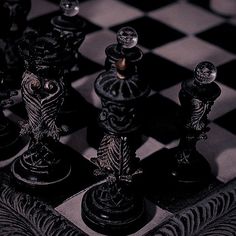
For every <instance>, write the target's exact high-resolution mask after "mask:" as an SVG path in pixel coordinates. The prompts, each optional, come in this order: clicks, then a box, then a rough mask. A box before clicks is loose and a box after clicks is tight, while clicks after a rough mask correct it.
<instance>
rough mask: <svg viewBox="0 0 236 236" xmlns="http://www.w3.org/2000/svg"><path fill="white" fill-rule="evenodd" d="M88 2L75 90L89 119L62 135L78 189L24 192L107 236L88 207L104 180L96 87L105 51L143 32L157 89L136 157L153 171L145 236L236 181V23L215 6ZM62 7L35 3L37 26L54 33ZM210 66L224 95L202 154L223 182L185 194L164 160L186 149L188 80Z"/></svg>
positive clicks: (54, 0) (15, 110) (18, 108)
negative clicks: (183, 88)
mask: <svg viewBox="0 0 236 236" xmlns="http://www.w3.org/2000/svg"><path fill="white" fill-rule="evenodd" d="M80 3H81V4H80V13H79V14H80V16H81V17H82V18H83V19H84V20H85V21H86V22H87V32H86V33H87V35H86V39H85V41H84V42H83V44H82V46H81V48H80V52H81V55H82V57H81V65H80V68H81V70H80V72H79V75H78V76H77V77H76V78H74V80H73V81H72V85H73V88H74V89H75V90H76V91H77V92H79V94H80V95H81V96H82V98H83V99H81V100H80V101H78V103H79V105H80V106H81V115H80V119H79V120H78V128H77V130H76V131H75V132H73V133H72V134H70V135H67V136H63V137H61V142H62V143H64V144H65V145H66V146H67V147H69V148H68V155H73V156H74V157H75V159H76V163H77V166H76V167H75V168H76V170H77V171H76V173H74V174H73V176H72V178H73V181H71V182H70V184H68V185H67V186H63V187H60V189H59V190H58V189H57V190H55V191H54V192H52V193H50V196H49V195H48V196H46V197H45V196H43V197H42V196H41V195H40V194H37V193H31V192H29V191H30V190H27V189H21V190H20V191H23V192H28V193H30V194H32V195H36V197H39V198H40V199H42V200H43V201H45V202H46V203H48V204H50V205H52V206H53V207H54V208H55V209H56V210H57V211H58V212H59V213H60V214H62V215H63V216H65V217H66V218H67V219H68V220H70V221H71V222H72V223H74V224H75V225H76V226H77V227H78V228H80V229H82V230H83V231H84V232H85V233H87V234H88V235H100V234H98V233H96V232H94V231H93V230H91V229H89V228H88V227H87V226H86V225H85V224H84V222H83V221H82V219H81V205H80V204H81V199H82V196H83V194H84V192H85V191H86V189H87V188H89V187H90V186H91V185H93V184H96V182H97V181H98V179H96V178H95V177H94V176H93V170H94V166H93V164H92V163H91V162H90V161H89V160H90V158H91V157H94V156H96V148H94V147H92V146H91V145H89V144H88V142H87V137H88V135H87V134H88V133H90V135H91V133H92V134H93V135H94V136H96V135H98V134H96V129H94V130H93V122H94V123H95V122H96V119H95V118H94V117H93V116H94V115H93V114H97V111H98V110H99V108H100V107H101V104H100V99H99V98H98V97H97V95H96V94H95V91H94V86H93V84H94V81H95V79H96V77H97V76H98V74H99V73H100V72H101V71H102V70H103V69H104V67H103V65H104V60H105V48H106V47H107V46H108V45H110V44H113V43H115V42H116V32H117V30H119V29H120V28H121V27H123V26H131V27H133V28H135V29H136V31H137V32H138V34H139V47H140V48H141V49H142V50H143V52H144V57H143V61H142V63H141V68H140V69H141V71H142V74H143V76H144V77H145V79H147V80H148V81H149V84H150V86H151V93H150V95H149V97H148V98H147V100H148V101H147V104H148V106H147V108H146V109H147V113H146V114H147V115H146V117H145V123H144V129H143V130H144V132H143V135H142V142H141V143H140V145H138V148H137V152H136V153H137V156H138V157H139V158H140V159H141V166H142V167H143V169H144V176H145V171H146V173H147V172H148V173H152V174H151V178H150V179H148V180H147V181H148V182H147V183H145V186H147V187H146V190H145V191H146V192H145V198H146V203H147V209H148V212H149V219H148V221H147V222H146V223H145V224H144V225H143V226H142V227H141V228H140V229H139V230H138V231H137V232H135V233H134V234H132V235H137V236H138V235H144V234H145V233H146V232H148V231H149V230H151V229H152V228H153V227H154V226H156V225H158V224H160V223H161V222H163V221H164V220H165V219H166V218H168V217H169V216H170V215H172V214H173V213H175V212H177V211H178V210H180V209H183V208H184V207H186V206H188V205H191V204H194V203H195V201H196V197H197V199H202V198H204V196H206V195H207V194H208V193H209V192H210V191H211V190H212V189H214V188H216V187H218V186H220V185H221V184H223V183H226V182H228V181H229V180H231V179H233V178H234V177H235V176H236V158H235V154H236V126H235V124H234V121H235V120H236V102H235V101H236V82H235V81H236V80H235V78H234V74H235V73H234V72H235V68H234V66H236V47H235V45H234V44H235V42H236V17H235V18H234V17H228V16H227V17H226V16H224V15H221V14H219V13H216V12H214V11H213V10H212V8H211V5H210V3H211V2H209V1H208V0H205V1H197V0H190V1H174V0H172V1H171V0H163V1H157V0H148V1H137V0H136V1H135V0H99V1H97V0H82V1H80ZM58 5H59V1H58V0H32V9H31V12H30V14H29V26H30V27H33V28H37V29H40V30H41V31H47V30H50V28H49V27H50V24H49V22H50V19H51V18H52V17H53V16H55V15H57V14H59V6H58ZM235 16H236V12H235ZM206 60H207V61H211V62H212V63H214V64H215V65H216V66H217V69H218V76H217V80H216V81H217V83H218V85H219V86H220V88H221V91H222V92H221V95H220V97H219V98H218V99H217V100H216V102H215V104H214V106H213V107H212V111H211V113H210V115H209V119H210V125H209V127H210V128H211V130H210V132H209V133H208V139H207V140H205V141H199V143H198V145H197V149H198V151H199V152H200V153H201V154H202V155H204V157H205V158H206V159H207V161H208V162H209V163H210V165H211V168H212V172H213V175H214V176H215V180H213V182H212V183H211V184H210V185H209V186H207V187H206V188H204V189H200V190H199V189H198V190H196V189H195V190H193V189H191V187H186V186H185V187H184V188H183V189H182V190H180V191H178V193H177V192H175V188H174V186H169V185H168V183H165V178H163V176H162V174H160V173H162V172H161V169H162V166H161V163H162V162H161V160H160V159H161V156H162V155H163V153H164V152H165V151H166V150H167V149H169V148H172V147H174V146H176V145H177V144H178V139H179V129H178V117H179V112H180V106H179V101H178V92H179V90H180V85H181V82H182V81H183V80H186V79H189V78H191V77H192V74H193V73H192V71H193V69H194V67H195V66H196V65H197V64H198V63H199V62H201V61H206ZM75 103H76V101H75ZM94 112H95V113H94ZM5 114H6V115H7V116H8V117H10V118H11V119H13V120H18V119H22V118H25V117H26V114H25V112H24V109H23V104H22V102H21V103H19V104H17V105H14V106H13V107H11V108H10V109H7V110H5ZM91 121H92V122H91ZM88 131H89V132H88ZM23 151H24V150H22V151H21V153H22V152H23ZM170 189H171V190H170ZM194 199H195V200H194Z"/></svg>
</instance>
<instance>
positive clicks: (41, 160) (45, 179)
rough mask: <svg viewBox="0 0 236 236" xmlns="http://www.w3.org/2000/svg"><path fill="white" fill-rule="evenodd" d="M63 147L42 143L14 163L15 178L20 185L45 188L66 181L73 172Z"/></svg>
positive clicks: (33, 146) (34, 146) (32, 146)
mask: <svg viewBox="0 0 236 236" xmlns="http://www.w3.org/2000/svg"><path fill="white" fill-rule="evenodd" d="M62 155H63V150H62V146H60V144H57V145H55V146H53V147H52V146H51V145H50V146H47V145H43V144H41V143H39V144H36V145H30V148H29V149H28V150H27V151H26V152H25V153H24V154H23V155H22V156H20V157H19V158H17V159H16V160H15V161H14V162H13V163H12V167H11V170H12V173H13V176H14V177H15V178H16V180H17V181H18V182H19V183H20V184H25V185H27V186H31V187H40V186H41V187H43V186H49V185H52V184H57V183H60V182H62V181H63V180H65V179H66V178H67V177H68V176H69V175H70V172H71V166H70V163H69V161H68V159H66V158H65V156H62Z"/></svg>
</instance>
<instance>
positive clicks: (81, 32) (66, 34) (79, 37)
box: [51, 0, 86, 134]
mask: <svg viewBox="0 0 236 236" xmlns="http://www.w3.org/2000/svg"><path fill="white" fill-rule="evenodd" d="M60 7H61V10H62V12H63V13H62V14H61V15H59V16H56V17H54V18H52V20H51V24H52V26H53V34H54V35H56V37H58V38H59V39H62V40H64V41H65V43H66V44H65V49H66V50H67V51H68V54H69V55H70V57H68V58H64V63H63V65H64V83H65V99H64V103H63V106H62V109H61V111H60V114H59V121H60V123H61V125H62V126H63V127H64V129H63V130H64V134H67V133H70V132H72V131H73V130H74V129H75V128H76V126H77V125H78V123H79V122H78V120H79V117H80V110H81V106H80V104H79V101H80V100H81V99H82V97H81V96H80V95H79V94H78V92H77V91H76V90H74V89H73V88H72V86H71V81H72V77H75V76H77V74H78V71H79V58H80V53H79V47H80V45H81V44H82V42H83V41H84V38H85V25H86V24H85V22H84V21H83V20H82V19H81V18H80V17H79V16H78V13H79V1H78V0H73V1H68V0H61V2H60ZM74 101H77V104H75V102H74Z"/></svg>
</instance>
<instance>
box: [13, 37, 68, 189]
mask: <svg viewBox="0 0 236 236" xmlns="http://www.w3.org/2000/svg"><path fill="white" fill-rule="evenodd" d="M63 46H64V45H60V44H59V43H58V41H57V40H55V39H54V38H53V37H52V36H51V35H45V36H39V35H38V34H37V33H36V32H32V33H30V34H29V35H28V38H27V39H25V40H23V41H22V42H21V44H20V51H21V54H22V56H23V58H24V60H25V61H27V63H26V69H27V70H26V71H25V73H24V75H23V80H22V85H21V86H22V96H23V101H24V103H25V107H26V111H27V114H28V120H27V121H26V122H22V129H21V133H22V134H26V135H29V136H30V138H31V140H30V143H29V147H28V150H27V151H26V152H24V153H23V154H22V155H21V156H20V157H19V158H17V159H16V160H15V161H14V162H13V164H12V173H13V175H14V177H15V178H16V179H17V180H18V181H19V182H21V183H24V184H27V185H29V186H33V187H37V186H48V185H52V184H56V183H59V182H61V181H63V180H64V179H66V178H67V177H68V176H69V174H70V171H71V167H70V163H69V162H68V160H67V159H65V158H64V157H63V156H61V155H62V151H61V149H62V148H61V146H60V143H59V138H60V129H59V127H58V126H57V114H58V112H59V109H60V108H61V105H62V103H63V97H64V83H63V80H62V76H61V75H62V73H61V70H60V67H61V61H60V58H61V57H64V56H65V50H64V48H63Z"/></svg>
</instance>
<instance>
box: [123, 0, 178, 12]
mask: <svg viewBox="0 0 236 236" xmlns="http://www.w3.org/2000/svg"><path fill="white" fill-rule="evenodd" d="M121 1H122V2H125V3H128V4H130V5H132V6H134V7H136V8H139V9H140V10H142V11H152V10H155V9H157V8H160V7H163V6H165V5H168V4H170V3H174V2H176V0H162V1H158V0H149V1H148V2H146V1H139V0H121Z"/></svg>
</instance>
